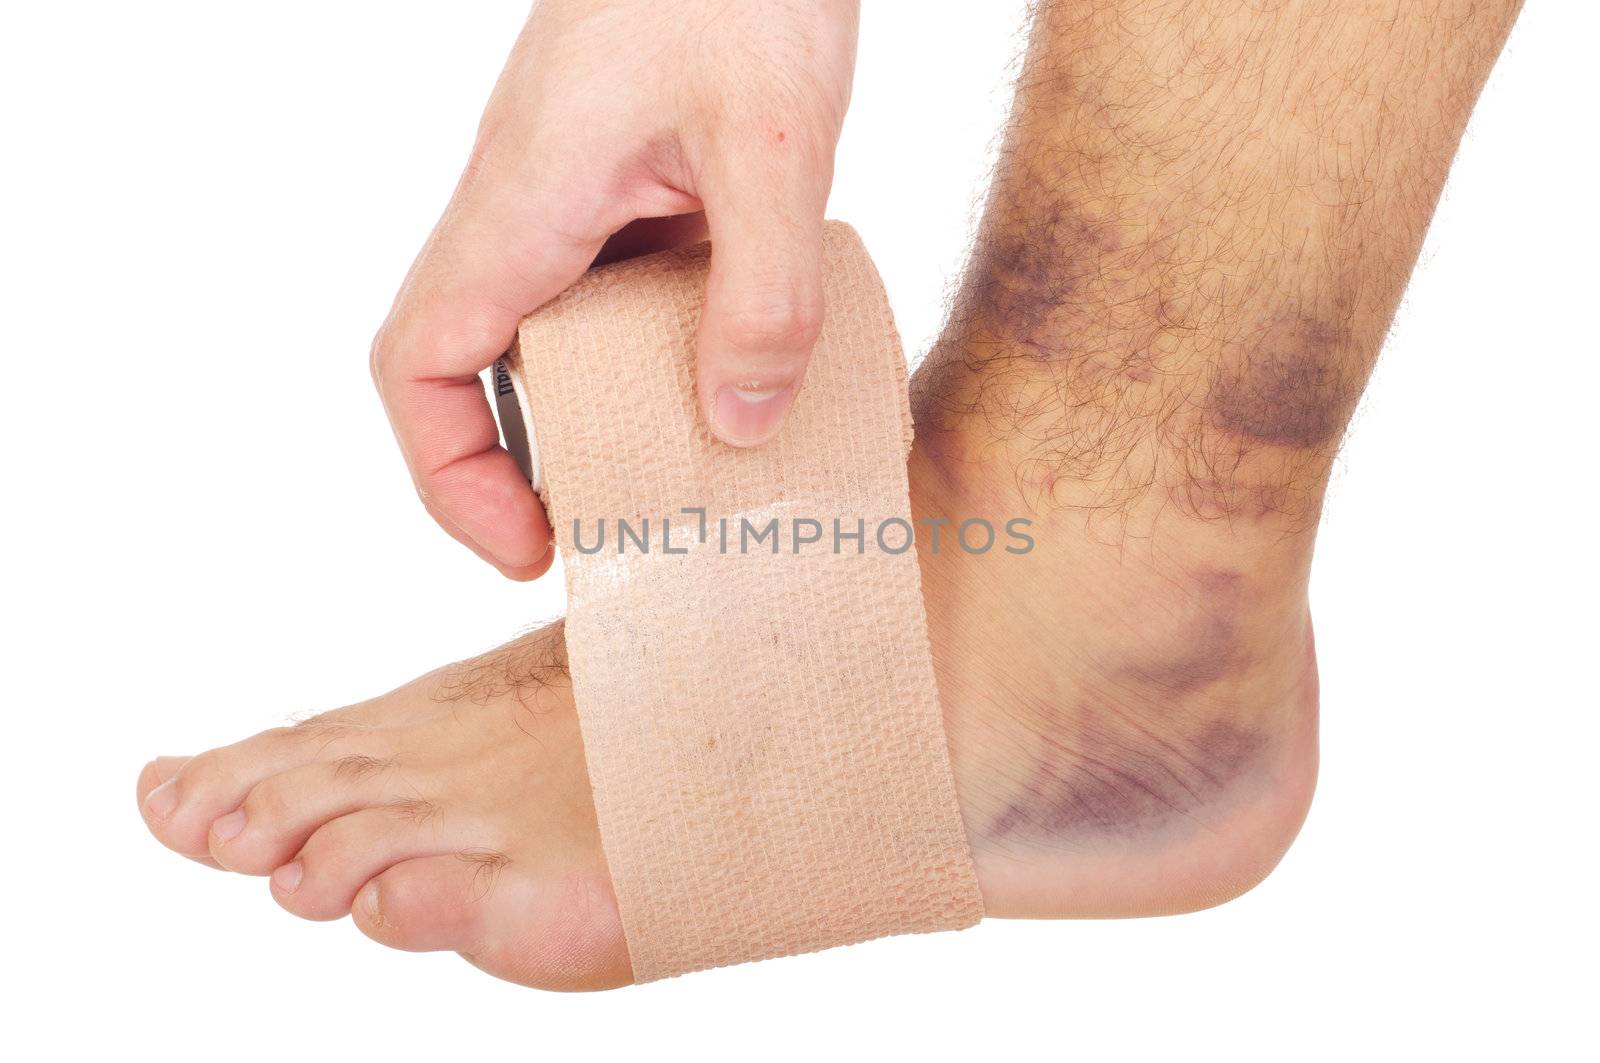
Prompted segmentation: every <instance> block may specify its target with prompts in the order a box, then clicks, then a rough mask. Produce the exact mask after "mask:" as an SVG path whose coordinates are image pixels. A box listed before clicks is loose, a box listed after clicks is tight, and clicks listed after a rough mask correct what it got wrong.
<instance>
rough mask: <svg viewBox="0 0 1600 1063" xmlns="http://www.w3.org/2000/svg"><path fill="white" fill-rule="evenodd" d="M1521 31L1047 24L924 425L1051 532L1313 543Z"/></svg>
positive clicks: (1401, 18) (1426, 13)
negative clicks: (1004, 483) (1483, 98)
mask: <svg viewBox="0 0 1600 1063" xmlns="http://www.w3.org/2000/svg"><path fill="white" fill-rule="evenodd" d="M1519 7H1520V0H1364V2H1358V3H1354V4H1351V3H1345V2H1336V0H1097V2H1094V3H1079V2H1075V0H1052V2H1048V3H1045V4H1042V5H1041V6H1040V7H1039V8H1038V10H1037V13H1036V16H1035V26H1034V30H1033V35H1032V38H1031V43H1030V48H1029V51H1028V54H1027V58H1026V63H1025V66H1024V69H1023V72H1022V76H1021V81H1020V84H1019V86H1018V91H1017V98H1016V106H1015V109H1014V113H1013V117H1012V121H1011V124H1010V127H1009V129H1008V132H1007V135H1006V138H1005V142H1004V148H1003V152H1002V156H1001V162H1000V166H999V169H998V172H997V174H996V180H995V182H994V186H993V190H992V192H991V195H990V197H989V200H988V204H987V208H986V210H985V213H984V216H983V222H982V227H981V230H980V233H979V236H978V240H977V244H976V250H975V254H974V255H973V258H972V261H971V264H970V269H969V271H968V274H967V276H966V278H965V283H964V285H963V287H962V290H961V293H960V296H959V298H958V301H957V303H956V306H955V308H954V313H953V315H952V318H951V321H950V326H949V329H948V331H947V333H946V336H945V338H944V340H943V342H942V343H941V344H940V345H939V347H938V349H937V350H936V351H935V352H934V353H933V355H932V356H931V357H930V359H929V361H928V364H927V365H926V366H925V367H924V369H923V371H922V373H921V376H920V379H919V382H918V385H919V387H918V392H919V393H918V413H919V414H920V415H921V416H920V418H919V423H920V424H923V425H924V426H926V427H928V428H930V429H943V430H949V429H951V428H954V427H958V426H960V427H971V426H974V425H977V424H979V423H981V425H982V430H979V431H976V432H973V433H970V434H969V435H968V436H967V437H966V438H964V439H963V440H962V443H961V445H960V446H958V447H957V448H956V452H955V454H953V455H952V457H954V458H956V459H960V458H963V457H971V456H972V455H973V454H974V453H975V451H976V450H978V449H983V448H987V447H990V446H991V445H993V446H995V447H996V449H998V450H1001V451H1003V453H1004V457H1005V458H1006V459H1007V461H1008V462H1009V467H1010V468H1012V469H1014V470H1015V472H1016V474H1017V476H1018V478H1019V481H1020V483H1021V485H1022V486H1023V487H1024V488H1025V489H1026V490H1027V491H1028V492H1029V493H1030V495H1031V497H1033V498H1035V499H1037V500H1038V501H1039V502H1040V504H1041V505H1044V506H1046V507H1051V508H1057V507H1064V508H1072V509H1076V510H1079V511H1080V512H1086V513H1099V514H1105V515H1110V516H1113V517H1115V518H1118V519H1122V518H1127V519H1129V520H1130V522H1131V525H1132V526H1133V527H1134V528H1135V529H1145V530H1148V528H1149V527H1150V526H1151V524H1152V522H1153V521H1154V520H1156V518H1157V517H1158V515H1159V514H1160V513H1161V512H1162V511H1164V510H1166V509H1169V508H1172V509H1176V510H1177V511H1178V512H1180V513H1181V514H1183V515H1186V516H1192V517H1198V518H1202V519H1226V520H1227V521H1228V522H1229V523H1231V524H1233V525H1234V526H1236V527H1238V526H1244V527H1246V528H1247V529H1248V528H1250V527H1253V526H1263V530H1265V531H1266V532H1268V534H1269V535H1272V536H1276V535H1279V534H1282V533H1285V532H1293V531H1301V530H1305V529H1307V528H1308V527H1309V525H1310V524H1312V523H1313V522H1314V518H1315V514H1316V510H1317V507H1318V505H1319V503H1320V499H1321V493H1322V488H1323V486H1324V484H1325V482H1326V478H1327V473H1328V469H1329V465H1330V462H1331V459H1332V457H1333V454H1334V451H1335V450H1336V448H1337V446H1338V443H1339V439H1340V436H1341V435H1342V433H1343V431H1344V428H1345V425H1346V423H1347V422H1348V420H1349V417H1350V414H1351V412H1352V410H1353V408H1354V406H1355V403H1356V400H1357V398H1358V397H1359V395H1360V393H1361V390H1362V388H1363V386H1364V384H1365V382H1366V379H1367V376H1368V373H1369V372H1370V370H1371V367H1372V363H1373V360H1374V359H1375V357H1376V355H1377V351H1378V348H1379V345H1380V343H1381V342H1382V339H1383V336H1384V333H1385V331H1386V329H1387V328H1388V325H1389V322H1390V319H1391V317H1392V316H1393V314H1394V311H1395V308H1396V305H1397V303H1398V301H1399V298H1400V294H1401V290H1402V288H1403V287H1404V285H1405V282H1406V279H1407V276H1408V274H1409V273H1410V270H1411V267H1412V264H1413V263H1414V261H1415V259H1416V256H1417V252H1418V250H1419V248H1420V246H1421V242H1422V237H1423V234H1424V232H1425V230H1426V228H1427V225H1428V221H1429V219H1430V217H1431V216H1432V213H1433V209H1434V205H1435V203H1436V201H1437V199H1438V196H1439V191H1440V189H1441V187H1442V185H1443V183H1444V179H1445V175H1446V172H1447V170H1448V168H1449V165H1450V160H1451V158H1452V156H1453V155H1454V153H1455V150H1456V146H1457V143H1458V141H1459V139H1460V136H1461V133H1462V129H1463V127H1464V126H1465V124H1466V121H1467V117H1468V115H1469V113H1470V112H1471V109H1472V105H1473V103H1474V101H1475V100H1476V98H1477V95H1478V92H1479V90H1480V89H1481V88H1482V85H1483V82H1484V80H1485V78H1486V77H1487V76H1488V73H1489V70H1490V67H1491V66H1492V64H1493V61H1494V59H1495V57H1496V56H1497V54H1498V53H1499V50H1500V48H1501V45H1502V44H1503V42H1504V39H1505V36H1506V34H1507V33H1508V31H1509V30H1510V27H1511V24H1512V22H1513V20H1514V18H1515V15H1516V12H1517V10H1518V9H1519ZM940 442H942V443H943V442H948V440H941V441H940ZM937 449H938V451H939V452H941V453H944V452H946V451H947V449H948V448H947V447H945V446H940V447H938V448H937Z"/></svg>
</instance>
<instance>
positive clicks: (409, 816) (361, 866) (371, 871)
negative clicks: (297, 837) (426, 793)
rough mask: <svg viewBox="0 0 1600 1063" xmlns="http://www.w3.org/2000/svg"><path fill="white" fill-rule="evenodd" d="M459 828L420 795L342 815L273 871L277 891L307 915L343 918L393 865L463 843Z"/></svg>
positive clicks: (290, 905) (295, 909)
mask: <svg viewBox="0 0 1600 1063" xmlns="http://www.w3.org/2000/svg"><path fill="white" fill-rule="evenodd" d="M457 829H458V828H457V826H456V825H454V824H452V822H451V820H450V817H448V816H446V815H445V814H444V812H443V811H442V810H441V809H440V808H439V807H438V806H437V805H434V804H432V803H430V802H428V801H425V800H420V799H415V798H413V799H408V800H406V801H399V802H394V803H391V804H388V805H385V806H383V807H380V808H368V809H363V810H361V811H359V812H352V813H351V814H350V815H347V816H340V817H339V818H337V819H333V820H329V821H328V822H327V823H324V824H323V825H322V826H321V827H319V828H317V830H316V831H315V832H314V833H313V834H312V835H311V837H310V838H308V839H307V840H306V844H305V845H304V847H302V848H301V850H300V852H299V853H298V854H296V856H295V858H294V859H293V860H291V861H290V862H289V863H287V864H285V865H284V866H282V867H280V868H278V869H277V870H275V871H273V872H272V895H273V897H275V898H276V899H277V901H278V903H279V904H281V905H283V906H284V907H285V908H287V909H288V910H289V911H291V912H293V913H294V914H295V915H298V916H300V917H302V918H305V919H338V918H340V917H341V916H344V915H347V914H349V912H350V905H351V903H352V902H353V901H354V900H355V895H356V891H357V890H359V889H360V888H361V886H362V885H363V884H364V883H365V882H367V880H368V879H371V878H373V877H374V876H376V875H378V874H380V873H382V872H383V871H384V870H386V869H387V868H389V867H390V866H392V865H394V864H397V863H399V862H400V861H402V860H411V859H415V858H417V857H423V856H433V855H436V854H439V853H447V852H453V851H455V850H457V849H459V848H461V846H462V844H463V843H462V842H461V841H459V840H456V839H455V838H454V835H455V833H456V831H457Z"/></svg>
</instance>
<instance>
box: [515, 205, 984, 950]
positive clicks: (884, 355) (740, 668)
mask: <svg viewBox="0 0 1600 1063" xmlns="http://www.w3.org/2000/svg"><path fill="white" fill-rule="evenodd" d="M708 262H709V251H708V248H707V247H706V246H705V245H701V246H699V247H696V248H691V249H688V250H685V251H675V252H667V253H663V254H657V255H652V256H649V257H647V258H641V259H634V260H631V261H627V262H622V263H618V264H615V265H611V266H606V267H602V268H600V269H597V270H594V271H593V272H591V273H590V274H589V275H588V276H586V277H585V278H584V279H583V280H581V281H579V282H578V283H577V284H576V285H574V286H573V287H572V288H571V289H569V290H568V291H567V292H566V293H565V294H563V295H562V296H561V297H560V298H558V299H556V300H555V301H554V302H553V303H551V304H549V305H548V306H546V307H545V308H543V309H541V310H540V311H539V312H537V313H535V314H533V315H532V316H530V317H528V318H527V319H526V320H525V321H524V322H523V323H522V328H521V332H520V337H519V349H518V350H517V351H515V352H513V354H512V364H513V367H514V370H515V371H520V372H522V373H523V374H524V382H525V384H526V394H527V396H528V401H529V405H530V407H531V411H532V421H533V425H534V427H535V430H536V432H537V434H538V442H539V452H540V459H541V462H542V466H543V481H542V482H543V486H544V492H545V501H546V504H547V506H548V508H549V512H550V517H551V524H552V527H553V528H554V529H555V533H556V540H557V542H558V543H559V544H560V546H561V551H562V558H563V561H564V563H565V566H566V573H567V591H568V616H567V626H566V635H567V648H568V656H569V659H570V663H571V667H572V684H573V690H574V693H575V695H576V697H577V703H578V715H579V719H580V721H581V724H582V728H583V742H584V751H585V754H586V756H587V758H588V765H589V778H590V780H591V781H592V783H593V785H594V799H595V808H596V810H597V811H598V813H599V819H600V835H601V839H602V841H603V843H604V846H605V854H606V860H607V862H608V864H609V866H610V870H611V880H612V883H613V885H614V886H615V888H616V895H617V903H618V905H619V907H620V908H621V913H622V923H623V927H624V929H625V931H626V935H627V942H628V951H629V954H630V956H631V958H632V961H633V972H634V976H635V978H636V979H637V980H639V981H648V980H651V979H656V978H663V977H667V976H670V975H675V974H681V973H683V972H685V971H692V970H697V969H700V968H705V967H716V966H720V965H723V964H729V963H741V962H744V961H748V960H759V959H764V958H766V957H771V956H781V955H786V954H789V953H796V952H807V951H811V950H815V949H823V948H829V947H831V946H834V945H843V944H847V943H850V942H855V941H862V940H865V939H867V938H873V937H879V936H882V935H885V934H900V933H909V932H915V931H929V930H946V929H956V928H960V927H964V926H969V925H971V924H972V923H975V922H977V920H978V919H979V918H980V917H981V916H982V914H983V913H982V901H981V898H980V896H979V893H978V886H977V881H976V879H975V877H974V873H973V869H972V860H971V856H970V854H969V852H968V849H967V842H966V835H965V833H964V832H963V830H962V826H961V817H960V812H959V809H958V808H957V805H956V798H955V790H954V785H953V782H952V779H951V774H950V763H949V755H948V750H947V748H946V745H945V736H944V727H943V724H942V722H941V719H940V714H939V704H938V698H937V694H936V691H935V688H934V678H933V666H932V661H931V659H930V656H929V649H928V636H927V627H926V620H925V617H924V614H923V608H922V592H921V586H920V582H919V579H920V577H919V572H918V566H917V560H916V551H915V549H904V550H903V552H896V551H901V550H902V547H903V546H904V545H905V544H906V543H907V541H908V540H907V535H908V533H909V531H910V528H911V524H910V520H911V508H910V502H909V498H908V495H907V487H906V464H905V463H906V454H907V449H908V447H909V446H910V440H911V414H910V410H909V408H908V405H907V399H906V364H905V358H904V356H903V355H902V353H901V350H900V344H899V340H898V339H897V337H896V335H895V329H894V322H893V320H892V318H891V317H890V313H889V306H888V301H887V299H886V298H885V296H884V292H883V287H882V285H881V283H880V282H879V280H878V276H877V273H876V271H875V270H874V269H873V266H872V262H871V260H870V259H869V258H868V257H867V254H866V251H865V249H864V248H863V247H862V246H861V242H860V240H859V239H858V238H857V236H856V234H855V232H854V231H853V230H851V229H850V228H849V227H848V226H845V225H842V224H837V223H830V224H829V225H828V227H827V231H826V237H825V289H824V295H825V300H826V307H827V315H826V324H825V325H824V327H823V331H822V338H821V340H820V342H819V343H818V344H817V347H816V353H815V355H814V356H813V358H812V361H811V365H810V368H809V369H808V370H807V373H806V377H805V382H804V385H803V387H802V389H801V391H800V392H799V394H798V396H797V397H796V399H795V402H794V406H793V408H792V410H791V412H790V415H789V418H788V422H787V424H786V425H785V426H784V428H783V431H782V432H781V434H780V435H779V436H778V437H777V438H776V439H775V440H774V441H772V442H770V443H768V444H767V445H765V446H762V447H759V448H755V449H738V448H735V447H730V446H727V445H726V444H723V443H721V442H719V441H717V440H715V439H714V438H713V437H712V436H711V435H710V433H709V432H708V430H707V428H706V427H705V425H704V423H703V420H702V418H701V417H700V415H699V413H698V412H697V408H696V403H695V395H694V386H693V376H692V368H693V356H694V355H693V352H694V336H695V329H696V325H697V322H698V320H699V314H700V306H701V301H702V292H703V290H704V287H705V279H706V268H707V265H708ZM519 362H520V366H519V365H518V363H519ZM685 510H692V511H694V512H685ZM699 510H704V511H705V513H704V518H703V519H702V517H701V514H700V513H699V512H698V511H699ZM797 518H798V519H799V520H800V521H801V522H802V524H801V526H800V530H799V531H798V532H796V530H795V528H796V525H795V523H794V522H795V520H796V519H797ZM892 518H898V520H899V521H901V522H904V523H903V525H902V524H897V523H895V522H894V521H893V520H892ZM835 519H837V520H838V521H839V522H840V524H839V529H840V530H841V531H843V532H844V533H845V536H844V537H842V538H840V539H839V540H838V541H837V542H836V541H835V537H834V531H835V527H834V521H835ZM774 520H775V521H776V522H777V524H776V530H775V531H773V534H771V535H769V536H767V537H765V538H763V539H761V540H759V541H757V539H756V536H757V534H758V533H762V532H768V531H772V530H773V529H772V525H771V522H772V521H774ZM664 521H665V522H666V523H665V524H664V523H663V522H664ZM809 521H815V522H817V524H818V525H819V526H820V531H821V539H820V540H819V541H817V542H815V543H807V542H804V541H803V540H806V539H809V538H811V536H812V535H813V534H815V533H816V532H817V530H818V529H817V528H813V527H812V525H810V524H809V523H807V522H809ZM885 521H888V523H887V524H886V523H885ZM858 522H859V523H858ZM621 523H626V524H627V525H628V532H626V533H624V532H623V531H622V529H621V527H620V524H621ZM724 529H725V531H724ZM860 530H864V535H863V536H862V538H861V539H859V540H857V539H855V538H853V537H851V536H853V535H854V533H855V532H857V531H860ZM880 530H882V531H883V542H882V544H880V542H879V541H878V532H879V531H880ZM619 533H620V534H619ZM629 533H631V534H629ZM602 536H603V537H604V538H603V545H602V546H601V547H600V548H599V549H598V550H596V549H595V547H596V545H597V543H600V542H602V540H601V537H602ZM641 537H643V538H645V540H646V543H647V545H646V547H644V548H641V547H640V546H639V545H638V538H641ZM741 537H743V538H741ZM724 542H725V543H726V545H725V546H724ZM774 546H776V552H774ZM836 547H837V550H836ZM669 548H670V550H671V551H673V552H668V549H669ZM587 551H593V552H587ZM679 551H681V552H679Z"/></svg>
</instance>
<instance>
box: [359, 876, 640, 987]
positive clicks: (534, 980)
mask: <svg viewBox="0 0 1600 1063" xmlns="http://www.w3.org/2000/svg"><path fill="white" fill-rule="evenodd" d="M352 914H353V915H354V918H355V923H356V925H357V926H358V927H360V928H361V931H362V933H364V934H366V935H367V936H368V937H370V938H372V939H373V940H375V941H378V942H381V943H382V944H385V945H389V946H391V947H392V948H397V949H408V950H411V951H416V952H425V951H439V950H450V951H453V952H459V953H461V954H462V955H463V956H464V957H465V958H466V959H467V960H469V961H470V962H471V963H473V964H474V965H476V966H477V967H480V968H482V969H483V970H484V971H486V972H488V973H489V974H492V975H494V976H496V977H498V978H504V979H507V980H508V981H512V982H517V983H520V984H522V985H527V986H533V987H535V988H539V989H558V990H589V989H612V988H615V987H617V986H621V985H627V984H628V983H630V982H632V981H633V970H632V967H631V966H630V964H629V962H628V950H627V946H626V944H625V943H624V941H623V937H622V920H621V918H620V917H619V916H618V914H617V903H616V899H615V896H614V895H613V893H612V891H611V884H610V882H609V881H608V880H607V878H606V876H605V875H604V873H598V874H597V873H593V872H567V873H562V874H541V873H538V872H536V871H534V870H533V869H531V868H529V867H527V866H525V865H523V864H520V863H518V862H516V861H513V860H511V859H509V858H507V857H506V856H504V855H502V854H500V853H497V852H490V851H480V850H469V851H466V852H462V853H459V854H456V855H451V856H432V857H425V858H421V859H416V860H407V861H404V862H402V863H399V864H396V865H395V866H393V867H391V868H389V869H388V870H387V871H385V872H384V873H383V874H381V875H379V876H377V877H376V878H374V879H372V880H371V881H370V882H368V883H367V884H366V886H364V887H363V888H362V890H361V892H360V894H359V895H358V896H357V898H356V903H355V905H354V907H353V912H352Z"/></svg>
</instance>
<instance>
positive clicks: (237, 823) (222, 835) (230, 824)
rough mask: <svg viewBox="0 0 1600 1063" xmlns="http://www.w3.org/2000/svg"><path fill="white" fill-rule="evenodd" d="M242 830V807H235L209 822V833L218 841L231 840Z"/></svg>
mask: <svg viewBox="0 0 1600 1063" xmlns="http://www.w3.org/2000/svg"><path fill="white" fill-rule="evenodd" d="M242 830H244V809H242V808H236V809H234V810H233V811H232V812H229V813H228V814H227V815H226V816H223V817H222V818H221V819H219V820H217V821H216V822H215V823H213V824H211V835H212V837H214V838H216V839H217V841H219V842H226V841H232V840H233V839H234V838H237V837H238V836H239V832H240V831H242Z"/></svg>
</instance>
